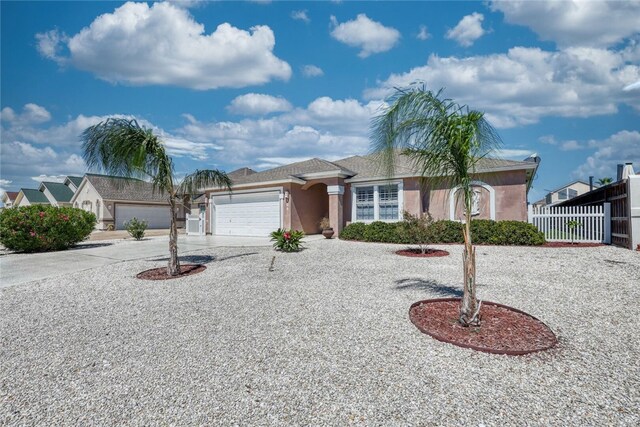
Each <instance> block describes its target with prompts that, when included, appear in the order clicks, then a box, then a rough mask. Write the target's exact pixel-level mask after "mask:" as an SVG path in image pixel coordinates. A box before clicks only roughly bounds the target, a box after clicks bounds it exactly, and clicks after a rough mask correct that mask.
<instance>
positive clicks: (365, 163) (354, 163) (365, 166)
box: [333, 154, 535, 179]
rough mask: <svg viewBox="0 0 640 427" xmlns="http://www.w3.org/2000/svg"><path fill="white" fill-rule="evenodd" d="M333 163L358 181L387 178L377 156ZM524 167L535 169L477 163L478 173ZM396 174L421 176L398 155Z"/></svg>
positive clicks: (512, 162) (490, 161) (492, 161)
mask: <svg viewBox="0 0 640 427" xmlns="http://www.w3.org/2000/svg"><path fill="white" fill-rule="evenodd" d="M333 163H335V164H336V165H340V166H342V167H344V168H347V169H350V170H352V171H354V172H357V174H356V175H355V176H354V178H358V179H362V178H380V177H383V176H385V174H386V171H385V170H384V169H383V167H382V166H381V162H380V161H379V159H378V156H377V155H375V154H369V155H366V156H353V157H347V158H345V159H340V160H336V161H334V162H333ZM523 165H527V166H529V165H530V166H531V167H532V168H533V167H535V164H534V163H531V162H524V161H517V160H503V159H493V158H482V159H480V160H479V161H478V163H477V169H476V171H477V172H483V171H487V170H491V169H496V168H505V169H508V168H510V167H518V166H523ZM394 173H395V174H396V175H401V176H402V175H405V176H407V175H408V176H419V175H420V169H419V168H418V167H416V166H415V164H414V162H413V161H412V160H411V159H410V158H409V157H408V156H405V155H398V156H396V157H395V166H394Z"/></svg>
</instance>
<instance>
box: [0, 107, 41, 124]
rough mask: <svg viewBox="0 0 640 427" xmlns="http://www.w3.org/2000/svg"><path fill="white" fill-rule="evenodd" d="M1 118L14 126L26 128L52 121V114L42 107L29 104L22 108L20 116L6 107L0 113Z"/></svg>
mask: <svg viewBox="0 0 640 427" xmlns="http://www.w3.org/2000/svg"><path fill="white" fill-rule="evenodd" d="M0 118H1V119H2V121H5V122H8V123H10V124H11V125H12V126H24V125H33V124H40V123H45V122H48V121H49V120H51V113H49V112H48V111H47V109H46V108H44V107H41V106H40V105H37V104H32V103H29V104H25V105H24V107H22V113H19V114H18V113H16V112H15V111H13V109H12V108H10V107H4V108H3V109H2V111H0Z"/></svg>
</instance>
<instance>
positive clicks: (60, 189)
mask: <svg viewBox="0 0 640 427" xmlns="http://www.w3.org/2000/svg"><path fill="white" fill-rule="evenodd" d="M42 185H43V186H44V187H46V188H47V190H49V192H50V193H51V195H52V196H53V198H54V199H56V201H57V202H61V203H68V202H70V201H71V198H72V197H73V191H71V189H70V188H69V187H67V186H66V185H64V184H61V183H59V182H46V181H43V182H42Z"/></svg>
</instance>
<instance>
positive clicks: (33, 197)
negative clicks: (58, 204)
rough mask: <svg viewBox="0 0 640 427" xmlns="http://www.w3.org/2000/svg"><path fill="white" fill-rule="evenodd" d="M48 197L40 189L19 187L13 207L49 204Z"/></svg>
mask: <svg viewBox="0 0 640 427" xmlns="http://www.w3.org/2000/svg"><path fill="white" fill-rule="evenodd" d="M49 204H51V203H50V202H49V199H47V196H45V195H44V193H43V192H42V191H40V190H36V189H34V188H21V189H20V191H19V192H18V196H17V197H16V201H15V203H14V204H13V206H15V207H19V206H30V205H49Z"/></svg>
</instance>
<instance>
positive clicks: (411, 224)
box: [397, 211, 433, 254]
mask: <svg viewBox="0 0 640 427" xmlns="http://www.w3.org/2000/svg"><path fill="white" fill-rule="evenodd" d="M403 216H404V219H403V220H402V221H400V222H399V223H398V225H397V230H398V235H399V237H400V241H401V243H406V244H409V245H418V246H419V247H420V251H421V252H422V253H423V254H424V253H425V252H426V250H427V245H429V243H432V240H433V236H432V233H431V230H430V228H429V227H430V226H431V224H433V217H432V216H431V214H429V213H427V214H425V215H420V216H417V215H411V214H410V213H409V212H406V211H405V212H404V215H403Z"/></svg>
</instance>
